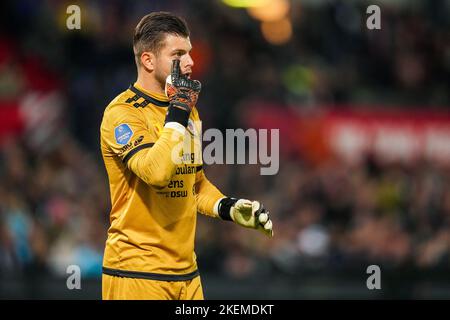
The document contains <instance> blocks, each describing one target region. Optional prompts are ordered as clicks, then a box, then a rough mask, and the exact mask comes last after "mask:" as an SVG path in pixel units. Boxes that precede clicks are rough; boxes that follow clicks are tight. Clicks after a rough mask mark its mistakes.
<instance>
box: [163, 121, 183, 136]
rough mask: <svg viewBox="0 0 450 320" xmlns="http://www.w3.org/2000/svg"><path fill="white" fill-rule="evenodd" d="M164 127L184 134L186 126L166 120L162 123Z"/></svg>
mask: <svg viewBox="0 0 450 320" xmlns="http://www.w3.org/2000/svg"><path fill="white" fill-rule="evenodd" d="M164 128H170V129H174V130H176V131H178V132H179V133H180V134H182V135H184V133H185V132H186V127H184V126H183V125H182V124H180V123H178V122H167V123H166V124H165V125H164Z"/></svg>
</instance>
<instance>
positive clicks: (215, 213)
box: [213, 197, 226, 217]
mask: <svg viewBox="0 0 450 320" xmlns="http://www.w3.org/2000/svg"><path fill="white" fill-rule="evenodd" d="M225 198H226V197H222V198H220V199H219V200H217V201H216V203H215V204H214V207H213V213H214V216H215V217H219V204H220V201H222V199H225Z"/></svg>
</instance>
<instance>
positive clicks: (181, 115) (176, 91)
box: [165, 60, 202, 127]
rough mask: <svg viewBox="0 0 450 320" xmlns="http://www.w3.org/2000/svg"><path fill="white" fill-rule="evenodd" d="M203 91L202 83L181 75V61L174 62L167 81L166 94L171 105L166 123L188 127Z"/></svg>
mask: <svg viewBox="0 0 450 320" xmlns="http://www.w3.org/2000/svg"><path fill="white" fill-rule="evenodd" d="M201 89H202V85H201V83H200V81H198V80H191V79H189V78H188V77H186V76H185V75H182V74H181V69H180V60H173V61H172V70H171V73H170V75H169V76H167V79H166V87H165V92H166V95H167V97H168V98H169V103H170V105H169V109H168V110H167V115H166V121H165V122H166V123H167V122H172V121H175V122H178V123H180V124H182V125H183V126H185V127H186V126H187V124H188V119H189V114H190V113H191V110H192V108H193V107H194V106H195V104H196V103H197V99H198V95H199V93H200V91H201Z"/></svg>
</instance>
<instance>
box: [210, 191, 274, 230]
mask: <svg viewBox="0 0 450 320" xmlns="http://www.w3.org/2000/svg"><path fill="white" fill-rule="evenodd" d="M218 213H219V216H220V217H221V218H222V219H223V220H229V221H234V222H235V223H237V224H239V225H241V226H243V227H246V228H252V229H256V230H259V231H261V232H262V233H264V234H265V235H267V236H269V237H273V229H272V220H270V217H269V211H267V210H266V209H265V208H264V206H263V205H262V204H261V203H260V202H258V201H250V200H247V199H239V200H238V199H235V198H223V199H222V200H221V201H220V202H219V207H218Z"/></svg>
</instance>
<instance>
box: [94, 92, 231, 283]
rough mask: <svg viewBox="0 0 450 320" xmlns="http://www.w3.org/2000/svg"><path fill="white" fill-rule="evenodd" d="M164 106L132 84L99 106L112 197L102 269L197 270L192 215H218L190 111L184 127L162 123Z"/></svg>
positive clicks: (132, 273)
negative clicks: (102, 108)
mask: <svg viewBox="0 0 450 320" xmlns="http://www.w3.org/2000/svg"><path fill="white" fill-rule="evenodd" d="M168 105H169V102H168V99H167V97H166V96H163V95H158V94H152V93H151V92H147V91H145V90H144V89H143V88H141V87H139V86H137V85H136V84H134V85H131V86H130V88H129V89H128V90H126V91H124V92H122V93H121V94H119V95H118V96H117V97H116V98H115V99H114V100H113V101H112V102H111V103H110V104H109V105H108V106H107V107H106V109H105V112H104V115H103V120H102V124H101V128H100V140H101V141H100V142H101V152H102V156H103V160H104V163H105V167H106V171H107V174H108V179H109V187H110V196H111V213H110V227H109V229H108V237H107V241H106V246H105V252H104V258H103V273H105V274H109V275H116V276H121V277H132V278H147V279H156V280H166V281H177V280H180V281H182V280H188V279H192V278H194V277H195V276H197V274H198V271H197V263H196V256H195V252H194V239H195V228H196V217H197V212H201V213H203V214H206V215H209V216H212V217H217V212H215V210H214V205H215V204H216V202H217V201H218V200H219V199H221V198H222V197H224V195H223V194H222V193H221V192H220V191H219V190H218V189H217V188H216V187H214V186H213V185H212V184H211V183H210V182H209V181H208V179H207V178H206V176H205V175H204V170H203V167H202V157H201V124H200V119H199V115H198V112H197V110H196V108H194V109H193V110H192V112H191V115H190V118H189V124H188V126H187V128H186V129H185V131H184V132H183V130H184V128H182V129H183V130H180V129H179V128H178V129H177V128H174V127H170V126H169V125H168V126H165V125H164V120H165V116H166V112H167V108H168ZM179 126H181V125H179ZM175 127H176V126H175Z"/></svg>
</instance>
